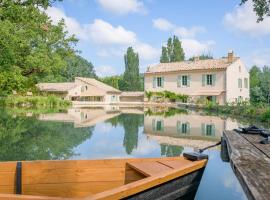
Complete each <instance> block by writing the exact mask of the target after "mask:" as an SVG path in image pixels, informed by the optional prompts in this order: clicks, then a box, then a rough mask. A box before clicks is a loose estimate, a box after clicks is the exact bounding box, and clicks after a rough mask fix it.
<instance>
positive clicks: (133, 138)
mask: <svg viewBox="0 0 270 200" xmlns="http://www.w3.org/2000/svg"><path fill="white" fill-rule="evenodd" d="M107 122H109V123H111V124H112V126H116V125H117V124H120V125H122V126H123V128H124V131H125V136H124V141H123V145H124V147H125V148H126V152H127V154H131V153H132V151H133V149H135V148H137V145H138V132H139V127H141V126H143V122H144V116H143V115H138V114H122V115H119V116H117V117H114V118H112V119H109V120H107Z"/></svg>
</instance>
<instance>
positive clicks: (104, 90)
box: [36, 77, 121, 104]
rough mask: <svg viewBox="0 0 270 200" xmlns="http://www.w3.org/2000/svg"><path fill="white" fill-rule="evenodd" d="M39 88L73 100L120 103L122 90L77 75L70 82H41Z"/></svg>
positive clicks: (43, 91)
mask: <svg viewBox="0 0 270 200" xmlns="http://www.w3.org/2000/svg"><path fill="white" fill-rule="evenodd" d="M36 86H37V88H38V89H39V90H40V91H41V92H42V93H46V94H54V95H57V96H60V97H62V98H63V99H66V100H71V101H87V102H102V103H108V104H110V103H118V102H119V99H120V95H121V91H120V90H117V89H115V88H113V87H111V86H109V85H106V84H104V83H102V82H100V81H98V80H96V79H93V78H82V77H76V78H75V81H74V82H70V83H39V84H37V85H36Z"/></svg>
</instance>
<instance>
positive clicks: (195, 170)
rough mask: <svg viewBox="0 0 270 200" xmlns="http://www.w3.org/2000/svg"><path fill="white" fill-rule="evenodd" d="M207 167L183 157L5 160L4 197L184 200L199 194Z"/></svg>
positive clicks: (0, 181)
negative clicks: (179, 199)
mask: <svg viewBox="0 0 270 200" xmlns="http://www.w3.org/2000/svg"><path fill="white" fill-rule="evenodd" d="M206 163H207V160H206V159H204V160H199V161H191V160H188V159H186V158H184V157H171V158H165V157H164V158H143V159H136V158H135V159H110V160H109V159H108V160H66V161H23V162H2V163H0V199H29V200H34V199H38V200H44V199H80V198H83V199H89V200H92V199H156V198H161V197H163V199H177V198H180V197H183V198H184V197H187V194H191V193H193V194H195V193H196V190H197V188H198V185H199V183H200V180H201V177H202V174H203V171H204V168H205V165H206ZM193 197H194V196H193ZM185 199H186V198H185Z"/></svg>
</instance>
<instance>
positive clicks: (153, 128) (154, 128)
mask: <svg viewBox="0 0 270 200" xmlns="http://www.w3.org/2000/svg"><path fill="white" fill-rule="evenodd" d="M152 130H153V131H156V120H155V119H152Z"/></svg>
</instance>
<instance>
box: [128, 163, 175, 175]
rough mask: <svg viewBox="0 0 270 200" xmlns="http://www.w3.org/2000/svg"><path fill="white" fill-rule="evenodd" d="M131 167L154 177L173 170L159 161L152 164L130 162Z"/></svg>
mask: <svg viewBox="0 0 270 200" xmlns="http://www.w3.org/2000/svg"><path fill="white" fill-rule="evenodd" d="M127 164H128V165H129V167H131V168H132V169H134V170H136V171H138V172H140V173H142V174H143V175H145V176H153V175H157V174H160V173H163V172H167V171H170V170H172V168H171V167H169V166H167V165H164V164H163V163H160V162H157V161H151V162H128V163H127Z"/></svg>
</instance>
